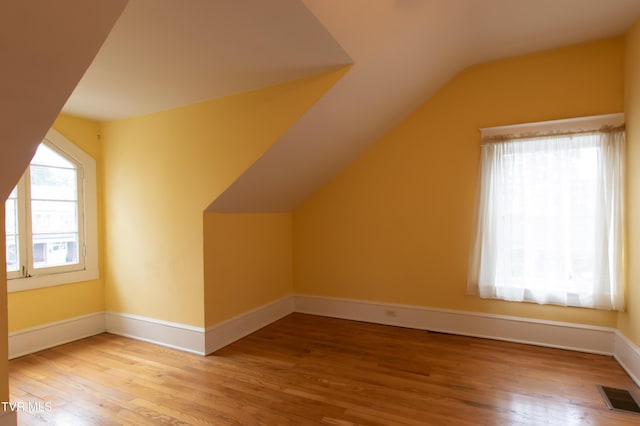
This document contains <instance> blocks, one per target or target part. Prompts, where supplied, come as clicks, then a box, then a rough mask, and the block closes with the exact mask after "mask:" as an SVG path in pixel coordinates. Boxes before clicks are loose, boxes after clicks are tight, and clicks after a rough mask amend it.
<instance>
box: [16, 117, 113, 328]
mask: <svg viewBox="0 0 640 426" xmlns="http://www.w3.org/2000/svg"><path fill="white" fill-rule="evenodd" d="M53 128H54V129H56V130H57V131H58V132H60V133H61V134H62V135H64V136H65V137H66V138H67V139H68V140H70V141H71V142H73V143H74V144H75V145H77V146H78V147H80V148H82V149H83V150H84V151H85V152H86V153H87V154H89V155H90V156H91V157H93V158H94V159H95V160H96V167H97V173H98V181H97V191H98V193H97V196H98V209H100V206H101V202H102V197H101V189H102V188H101V180H100V177H99V175H100V168H101V161H100V160H101V159H100V157H101V156H100V141H99V140H98V123H96V122H95V121H90V120H85V119H82V118H77V117H72V116H68V115H61V116H59V117H58V119H57V120H56V121H55V122H54V124H53ZM98 211H100V210H98ZM100 219H101V218H100V217H98V230H99V234H98V235H99V241H102V238H101V236H102V233H101V232H100V231H101V229H102V226H101V220H100ZM99 250H100V253H102V251H103V250H102V246H99ZM99 268H100V273H101V275H100V278H99V279H97V280H92V281H86V282H79V283H73V284H66V285H60V286H55V287H47V288H41V289H36V290H28V291H21V292H17V293H11V294H9V297H8V310H9V331H10V332H11V331H16V330H21V329H24V328H29V327H34V326H37V325H42V324H47V323H50V322H55V321H60V320H64V319H67V318H72V317H76V316H80V315H86V314H90V313H93V312H101V311H103V310H104V280H103V278H102V277H103V275H104V274H103V262H102V256H100V259H99Z"/></svg>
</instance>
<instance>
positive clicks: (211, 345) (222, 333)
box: [205, 296, 294, 354]
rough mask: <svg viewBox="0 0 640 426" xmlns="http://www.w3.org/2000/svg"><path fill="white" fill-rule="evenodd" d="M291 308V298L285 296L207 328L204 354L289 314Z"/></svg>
mask: <svg viewBox="0 0 640 426" xmlns="http://www.w3.org/2000/svg"><path fill="white" fill-rule="evenodd" d="M293 308H294V298H293V296H285V297H283V298H281V299H278V300H275V301H273V302H271V303H267V304H266V305H262V306H260V307H258V308H255V309H252V310H250V311H248V312H245V313H243V314H240V315H237V316H235V317H233V318H230V319H228V320H226V321H223V322H221V323H218V324H216V325H213V326H211V327H207V330H206V333H205V334H206V337H205V342H206V343H205V348H206V353H207V354H210V353H212V352H215V351H217V350H218V349H221V348H223V347H225V346H227V345H229V344H231V343H233V342H235V341H236V340H239V339H242V338H243V337H245V336H247V335H249V334H251V333H253V332H255V331H257V330H259V329H261V328H262V327H265V326H267V325H269V324H271V323H273V322H275V321H277V320H279V319H280V318H282V317H285V316H287V315H289V314H291V313H292V312H293V311H294V309H293Z"/></svg>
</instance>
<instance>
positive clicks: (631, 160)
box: [618, 20, 640, 346]
mask: <svg viewBox="0 0 640 426" xmlns="http://www.w3.org/2000/svg"><path fill="white" fill-rule="evenodd" d="M625 53H626V55H625V121H626V126H627V139H626V142H627V199H626V202H627V252H626V256H625V257H626V264H627V280H626V283H627V291H626V301H627V311H626V312H624V313H621V314H620V315H619V318H618V326H619V328H620V331H621V332H622V333H623V334H624V335H625V336H627V337H628V338H629V339H631V340H632V341H633V342H634V343H635V344H636V345H639V346H640V262H638V258H639V256H640V20H638V21H636V23H635V25H634V26H633V27H632V28H631V30H629V32H628V33H627V39H626V51H625Z"/></svg>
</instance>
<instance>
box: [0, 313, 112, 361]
mask: <svg viewBox="0 0 640 426" xmlns="http://www.w3.org/2000/svg"><path fill="white" fill-rule="evenodd" d="M104 331H105V320H104V312H95V313H92V314H88V315H82V316H79V317H74V318H69V319H66V320H62V321H56V322H52V323H48V324H44V325H40V326H37V327H31V328H25V329H22V330H18V331H14V332H12V333H9V359H13V358H17V357H19V356H23V355H27V354H30V353H34V352H38V351H41V350H43V349H47V348H51V347H54V346H58V345H62V344H64V343H69V342H73V341H74V340H79V339H84V338H85V337H89V336H94V335H96V334H100V333H104Z"/></svg>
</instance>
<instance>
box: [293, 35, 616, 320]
mask: <svg viewBox="0 0 640 426" xmlns="http://www.w3.org/2000/svg"><path fill="white" fill-rule="evenodd" d="M623 55H624V40H623V38H621V37H619V38H614V39H608V40H603V41H598V42H593V43H588V44H582V45H578V46H573V47H568V48H562V49H556V50H551V51H546V52H541V53H536V54H531V55H527V56H523V57H517V58H511V59H507V60H501V61H495V62H491V63H486V64H481V65H477V66H474V67H471V68H469V69H467V70H465V71H463V72H462V73H460V74H459V75H457V76H456V77H455V78H454V79H453V80H451V81H450V82H449V83H448V84H446V85H445V86H444V87H443V88H442V89H441V90H439V92H438V93H436V94H435V95H434V96H433V97H432V98H431V99H429V100H428V101H427V102H426V103H425V104H424V105H423V106H422V107H420V108H419V109H418V110H417V111H415V112H414V113H413V114H411V115H410V116H409V117H407V118H406V119H405V120H404V121H403V122H402V123H401V124H400V125H398V126H397V127H396V128H395V129H393V130H392V131H391V132H390V133H389V134H387V135H386V136H385V137H383V138H382V139H381V140H380V141H378V142H377V143H376V144H375V145H374V146H373V147H372V148H371V149H370V150H369V151H367V152H366V153H365V154H364V155H362V156H361V157H360V158H358V159H357V160H356V161H355V162H354V163H353V164H352V165H350V166H349V167H348V168H347V169H346V170H345V171H344V172H343V173H342V174H340V175H339V176H337V177H336V178H334V179H333V180H332V181H331V182H330V183H328V184H327V185H326V186H325V187H323V188H322V189H320V190H319V191H318V192H317V193H316V194H314V195H313V196H312V197H310V198H309V199H308V200H307V201H306V202H305V203H303V205H301V206H300V207H299V208H298V209H297V210H296V211H295V213H294V247H295V252H294V290H295V291H296V292H297V293H302V294H312V295H322V296H331V297H342V298H351V299H360V300H372V301H381V302H389V303H400V304H411V305H420V306H430V307H438V308H448V309H457V310H466V311H476V312H485V313H496V314H504V315H517V316H523V317H531V318H542V319H548V320H558V321H570V322H577V323H584V324H593V325H601V326H615V325H616V314H615V313H614V312H605V311H598V310H589V309H577V308H565V307H557V306H541V305H535V304H528V303H510V302H503V301H495V300H481V299H478V298H476V297H472V296H468V295H466V279H467V262H468V254H469V242H470V228H471V222H472V215H473V206H474V197H475V190H476V182H477V171H478V161H479V156H480V139H479V132H478V128H481V127H490V126H497V125H506V124H515V123H523V122H532V121H542V120H552V119H562V118H569V117H577V116H586V115H594V114H604V113H613V112H620V111H622V109H623V62H624V61H623Z"/></svg>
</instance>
